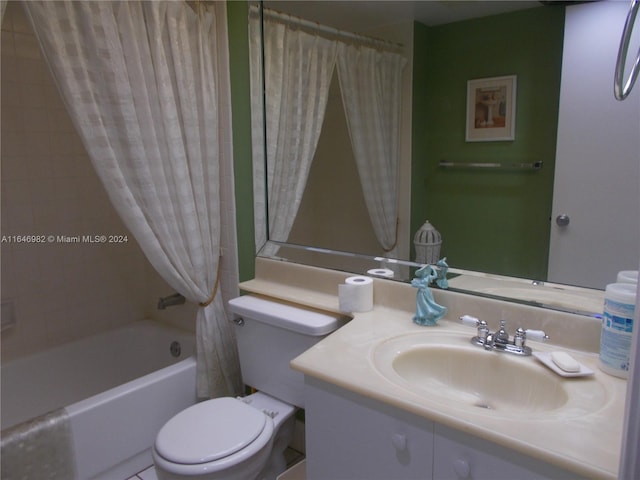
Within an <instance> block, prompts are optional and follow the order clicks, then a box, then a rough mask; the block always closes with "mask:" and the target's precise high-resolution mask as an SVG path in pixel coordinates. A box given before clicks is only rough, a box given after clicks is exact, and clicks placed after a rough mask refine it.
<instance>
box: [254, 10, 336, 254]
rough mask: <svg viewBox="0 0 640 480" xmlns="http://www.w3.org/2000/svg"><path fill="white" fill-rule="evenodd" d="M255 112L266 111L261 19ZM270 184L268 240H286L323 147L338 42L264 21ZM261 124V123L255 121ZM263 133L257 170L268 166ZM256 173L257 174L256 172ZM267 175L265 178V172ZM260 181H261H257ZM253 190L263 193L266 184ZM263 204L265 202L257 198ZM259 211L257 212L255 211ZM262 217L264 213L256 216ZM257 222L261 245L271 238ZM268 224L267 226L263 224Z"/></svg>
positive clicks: (256, 156)
mask: <svg viewBox="0 0 640 480" xmlns="http://www.w3.org/2000/svg"><path fill="white" fill-rule="evenodd" d="M251 23H252V25H251V26H250V34H251V35H253V38H252V39H251V40H250V45H251V58H252V81H253V82H254V83H253V85H252V92H254V93H253V95H254V96H253V98H252V111H253V112H261V111H262V110H261V102H262V98H261V96H260V95H256V92H260V91H261V89H256V88H254V87H255V85H258V86H259V85H260V84H259V83H258V82H261V78H260V76H259V70H260V67H259V65H260V63H259V60H260V55H261V52H260V50H259V48H260V43H259V41H256V35H257V36H258V38H259V33H260V30H259V19H256V18H252V19H251ZM263 28H264V63H265V72H264V76H265V80H264V84H265V110H266V145H267V146H266V153H267V168H266V184H267V188H268V192H269V199H268V203H269V205H268V217H269V218H268V220H269V221H268V223H269V238H272V239H275V240H282V241H286V239H287V237H288V236H289V232H290V231H291V227H292V225H293V222H294V220H295V217H296V214H297V212H298V208H299V206H300V202H301V200H302V194H303V193H304V188H305V186H306V184H307V178H308V176H309V169H310V168H311V162H312V160H313V156H314V154H315V151H316V147H317V145H318V139H319V137H320V131H321V129H322V123H323V121H324V114H325V110H326V106H327V99H328V96H329V85H330V83H331V76H332V74H333V69H334V65H335V56H336V48H337V42H336V41H334V40H330V39H326V38H322V37H320V36H318V35H312V34H309V33H306V32H304V31H302V30H299V29H293V28H291V27H288V26H286V25H284V24H282V23H278V22H275V21H273V20H270V19H269V18H268V17H267V18H265V19H264V27H263ZM253 121H254V126H255V125H256V123H255V122H259V124H262V119H261V118H259V117H258V116H255V117H253ZM262 139H263V135H262V133H261V132H259V131H257V129H256V130H254V137H253V150H254V166H255V167H254V168H257V169H258V170H257V173H258V174H259V173H260V169H261V168H263V167H262V165H263V164H264V162H263V159H264V155H263V154H262V153H261V152H262V149H263V148H264V147H263V143H262ZM255 172H256V171H254V173H255ZM262 173H263V177H262V178H264V172H262ZM258 178H259V177H258ZM255 187H257V188H259V189H261V191H260V192H258V191H256V192H254V195H256V196H258V195H260V193H262V194H263V198H264V185H263V186H262V187H261V186H260V185H259V184H257V185H255ZM258 200H259V201H260V199H259V198H258ZM256 210H258V209H257V208H256ZM257 213H258V214H259V213H260V212H257ZM259 223H260V219H259V218H257V219H256V247H257V248H259V247H260V246H262V244H263V243H264V241H265V240H266V238H265V236H264V235H261V234H260V230H262V232H263V233H264V228H262V229H261V226H260V224H259ZM262 224H264V222H262Z"/></svg>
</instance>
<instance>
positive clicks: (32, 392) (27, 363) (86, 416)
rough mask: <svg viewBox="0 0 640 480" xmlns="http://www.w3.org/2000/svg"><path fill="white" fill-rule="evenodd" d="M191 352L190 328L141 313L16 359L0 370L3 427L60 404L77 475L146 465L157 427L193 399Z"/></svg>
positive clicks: (105, 475)
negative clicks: (175, 349) (175, 350)
mask: <svg viewBox="0 0 640 480" xmlns="http://www.w3.org/2000/svg"><path fill="white" fill-rule="evenodd" d="M174 341H177V342H179V343H180V346H181V354H180V355H179V356H178V357H174V356H173V355H172V354H171V352H170V346H171V344H172V342H174ZM194 353H195V339H194V337H193V335H192V334H190V333H188V332H185V331H181V330H177V329H172V328H169V327H165V326H162V325H159V324H158V323H155V322H151V321H142V322H136V323H134V324H131V325H129V326H127V327H124V328H121V329H118V330H114V331H111V332H107V333H103V334H100V335H95V336H93V337H89V338H86V339H83V340H80V341H77V342H72V343H69V344H66V345H63V346H61V347H57V348H54V349H51V350H47V351H45V352H42V353H38V354H35V355H31V356H28V357H25V358H20V359H17V360H14V361H12V362H9V363H7V364H5V365H2V367H1V372H0V377H1V382H2V385H1V386H2V388H1V390H0V393H1V402H2V409H1V414H2V429H3V430H4V429H5V428H7V427H10V426H12V425H16V424H19V423H21V422H23V421H25V420H28V419H31V418H33V417H37V416H39V415H42V414H44V413H47V412H49V411H52V410H55V409H58V408H60V407H65V410H66V413H67V415H68V417H69V425H70V428H71V432H72V437H73V450H74V453H75V455H74V457H75V460H74V461H75V467H76V471H77V474H78V478H79V479H81V480H85V479H94V478H95V479H108V480H112V479H114V478H116V479H117V478H127V476H129V475H131V474H132V473H135V472H136V471H138V470H140V469H142V468H144V467H146V466H148V465H151V463H152V460H151V451H150V448H151V446H152V444H153V440H154V438H155V435H156V433H157V431H158V430H159V429H160V427H161V426H162V425H163V424H164V423H165V422H166V421H167V420H168V419H169V418H171V417H172V416H173V415H175V414H176V413H177V412H179V411H180V410H183V409H184V408H186V407H188V406H189V405H192V404H194V403H195V402H196V394H195V391H196V390H195V357H194Z"/></svg>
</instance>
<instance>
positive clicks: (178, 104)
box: [25, 1, 242, 398]
mask: <svg viewBox="0 0 640 480" xmlns="http://www.w3.org/2000/svg"><path fill="white" fill-rule="evenodd" d="M25 6H26V11H27V13H28V16H29V17H30V19H31V22H32V24H33V26H34V31H35V32H36V35H37V37H38V39H39V41H40V44H41V46H42V49H43V51H44V54H45V57H46V59H47V61H48V62H49V65H50V67H51V70H52V72H53V74H54V78H55V80H56V83H57V85H58V89H59V90H60V92H61V95H62V97H63V98H64V100H65V104H66V106H67V109H68V110H69V113H70V115H71V117H72V119H73V121H74V124H75V126H76V128H77V129H78V132H79V133H80V135H81V137H82V139H83V142H84V144H85V147H86V148H87V151H88V152H89V155H90V157H91V160H92V163H93V165H94V167H95V168H96V171H97V172H98V175H99V176H100V178H101V180H102V182H103V184H104V185H105V188H106V190H107V192H108V194H109V197H110V199H111V201H112V203H113V204H114V207H115V208H116V210H117V211H118V213H119V215H120V216H121V217H122V219H123V221H124V223H125V224H126V226H127V227H128V228H129V230H130V231H131V232H132V233H133V235H134V236H135V238H136V240H137V241H138V243H139V244H140V247H141V248H142V250H143V251H144V253H145V255H146V256H147V258H148V259H149V261H150V263H151V264H152V265H153V266H154V268H155V269H156V270H158V272H159V273H160V274H161V275H162V277H163V278H164V279H165V280H166V281H167V283H169V284H170V285H171V286H172V287H173V288H175V289H176V290H177V291H179V292H180V293H182V294H183V295H184V296H185V297H187V298H188V299H189V300H191V301H194V302H198V303H199V304H200V306H201V308H200V309H199V310H198V314H197V319H196V327H197V377H198V378H197V380H198V396H199V397H201V398H207V397H212V396H221V395H230V394H239V393H241V389H242V383H241V380H240V371H239V365H238V360H237V352H236V346H235V341H234V335H233V327H232V324H231V323H230V322H228V321H227V319H226V315H225V311H224V307H223V302H222V298H221V294H220V290H219V288H218V286H219V282H220V269H219V265H220V241H221V238H220V227H221V225H220V223H221V222H220V175H219V168H220V163H221V162H223V161H225V162H226V161H228V162H229V164H230V159H231V157H232V152H231V150H230V149H231V138H230V132H231V125H230V119H229V115H228V112H229V111H230V88H229V80H228V72H229V67H228V43H227V42H228V40H227V30H226V4H225V3H224V2H213V4H211V5H207V6H205V5H203V4H201V5H199V11H198V12H197V13H196V12H194V11H193V10H192V9H191V8H190V7H189V6H188V5H187V4H186V3H185V2H74V1H59V2H47V1H45V2H25Z"/></svg>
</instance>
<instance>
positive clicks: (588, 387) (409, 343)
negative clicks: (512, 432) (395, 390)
mask: <svg viewBox="0 0 640 480" xmlns="http://www.w3.org/2000/svg"><path fill="white" fill-rule="evenodd" d="M469 338H470V335H469V336H464V335H460V334H441V333H435V332H434V333H424V334H411V335H405V336H401V337H396V338H393V339H390V340H387V341H385V342H383V343H381V344H380V345H379V346H378V347H377V348H376V349H375V351H374V355H373V363H374V366H375V368H376V369H377V370H378V372H379V373H380V374H382V375H383V376H384V377H385V378H387V379H388V380H389V381H391V382H393V383H394V384H395V385H397V386H399V387H401V388H403V389H405V390H407V391H410V392H413V393H415V394H418V395H419V396H421V397H422V398H423V399H425V400H426V401H429V402H437V403H439V404H445V405H447V406H448V407H454V408H465V409H467V410H468V409H469V408H470V407H473V408H471V410H472V411H477V413H481V411H484V412H486V413H489V412H491V413H490V414H492V415H496V414H499V415H507V416H528V417H529V418H533V417H538V418H540V417H542V418H549V414H550V413H552V412H562V413H563V415H567V414H570V415H583V414H585V413H586V412H590V411H593V410H594V409H598V408H599V407H600V406H602V405H603V404H604V403H605V401H606V395H605V390H604V388H603V387H602V385H600V384H599V382H597V381H595V380H594V379H593V378H588V377H585V378H579V379H571V380H567V379H564V378H562V377H559V376H557V375H556V374H554V373H553V372H551V371H550V370H548V369H547V368H546V367H544V366H542V365H541V364H540V363H539V362H537V361H536V360H535V359H534V358H533V357H518V356H515V355H510V354H507V353H500V352H492V351H486V350H484V349H482V348H479V347H477V346H473V345H471V344H470V342H469Z"/></svg>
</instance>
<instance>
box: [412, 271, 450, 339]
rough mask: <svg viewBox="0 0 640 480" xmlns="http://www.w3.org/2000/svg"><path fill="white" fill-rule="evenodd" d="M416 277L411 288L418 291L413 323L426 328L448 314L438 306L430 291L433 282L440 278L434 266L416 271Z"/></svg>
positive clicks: (443, 308) (445, 309)
mask: <svg viewBox="0 0 640 480" xmlns="http://www.w3.org/2000/svg"><path fill="white" fill-rule="evenodd" d="M445 265H446V264H445ZM415 275H416V276H415V278H414V279H413V280H411V286H412V287H416V288H417V289H418V293H417V295H416V314H415V315H414V317H413V322H414V323H416V324H418V325H425V326H431V325H435V324H436V323H437V322H438V320H440V319H441V318H442V317H444V315H445V313H447V308H446V307H443V306H442V305H438V304H437V303H436V301H435V300H434V298H433V293H431V290H429V285H430V284H431V282H433V281H434V280H436V279H437V278H438V271H437V270H436V269H435V268H434V267H433V266H432V265H425V266H424V267H422V268H420V269H419V270H418V271H416V274H415Z"/></svg>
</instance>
